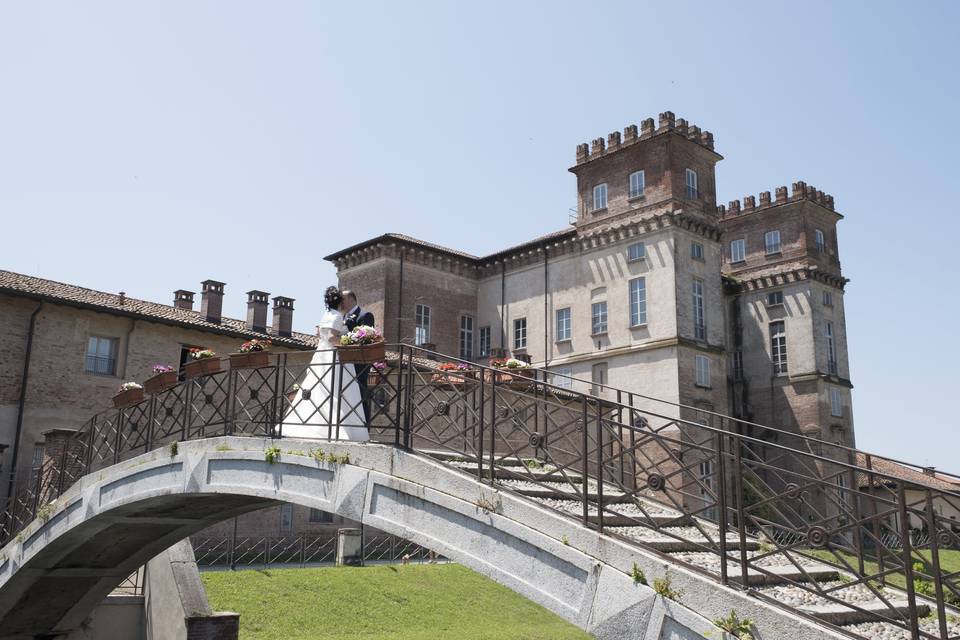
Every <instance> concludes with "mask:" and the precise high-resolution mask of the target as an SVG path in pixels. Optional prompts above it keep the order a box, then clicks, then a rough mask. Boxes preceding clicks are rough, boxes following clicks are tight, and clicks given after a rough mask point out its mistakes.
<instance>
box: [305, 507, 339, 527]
mask: <svg viewBox="0 0 960 640" xmlns="http://www.w3.org/2000/svg"><path fill="white" fill-rule="evenodd" d="M310 522H312V523H314V524H330V523H331V522H333V514H332V513H328V512H326V511H321V510H320V509H310Z"/></svg>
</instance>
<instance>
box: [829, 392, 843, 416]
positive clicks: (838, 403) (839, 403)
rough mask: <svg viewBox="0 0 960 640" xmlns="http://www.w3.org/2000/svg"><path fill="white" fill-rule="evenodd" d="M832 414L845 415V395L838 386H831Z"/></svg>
mask: <svg viewBox="0 0 960 640" xmlns="http://www.w3.org/2000/svg"><path fill="white" fill-rule="evenodd" d="M830 415H832V416H834V417H837V418H842V417H843V396H842V395H841V394H840V389H837V388H836V387H830Z"/></svg>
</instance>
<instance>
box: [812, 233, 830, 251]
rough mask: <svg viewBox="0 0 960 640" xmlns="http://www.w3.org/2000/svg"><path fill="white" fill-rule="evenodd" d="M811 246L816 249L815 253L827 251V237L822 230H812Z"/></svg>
mask: <svg viewBox="0 0 960 640" xmlns="http://www.w3.org/2000/svg"><path fill="white" fill-rule="evenodd" d="M813 245H814V246H815V247H816V249H817V251H818V252H820V253H826V251H827V236H826V234H824V233H823V229H814V230H813Z"/></svg>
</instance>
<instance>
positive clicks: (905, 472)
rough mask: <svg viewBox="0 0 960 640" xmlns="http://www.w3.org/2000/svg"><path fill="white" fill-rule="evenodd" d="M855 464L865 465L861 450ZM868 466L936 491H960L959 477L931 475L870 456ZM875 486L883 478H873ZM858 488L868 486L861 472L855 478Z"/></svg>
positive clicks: (865, 476)
mask: <svg viewBox="0 0 960 640" xmlns="http://www.w3.org/2000/svg"><path fill="white" fill-rule="evenodd" d="M857 466H858V467H860V468H861V469H863V468H865V467H866V466H867V455H866V454H865V453H863V452H861V451H858V452H857ZM870 466H871V468H872V469H874V470H875V471H877V472H878V473H882V474H885V475H888V476H892V477H894V478H899V479H901V480H905V481H907V482H912V483H914V484H919V485H924V486H927V487H930V488H932V489H936V490H938V491H951V492H954V493H956V492H960V479H956V478H951V477H949V476H945V475H942V474H939V473H936V472H933V475H931V474H929V473H924V472H923V471H918V470H916V469H914V468H911V467H908V466H906V465H903V464H900V463H898V462H894V461H892V460H887V459H885V458H878V457H874V456H871V457H870ZM873 482H874V485H875V486H878V487H880V486H884V484H885V482H884V478H876V477H875V478H874V481H873ZM857 483H858V485H859V487H860V488H864V487H868V486H869V484H870V483H869V481H868V479H867V475H866V474H865V473H861V474H860V477H859V478H858V480H857Z"/></svg>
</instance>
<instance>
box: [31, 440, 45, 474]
mask: <svg viewBox="0 0 960 640" xmlns="http://www.w3.org/2000/svg"><path fill="white" fill-rule="evenodd" d="M43 452H44V444H43V443H42V442H37V443H36V444H34V445H33V460H31V462H30V468H31V469H33V470H34V471H36V470H38V469H40V468H42V467H43Z"/></svg>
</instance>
